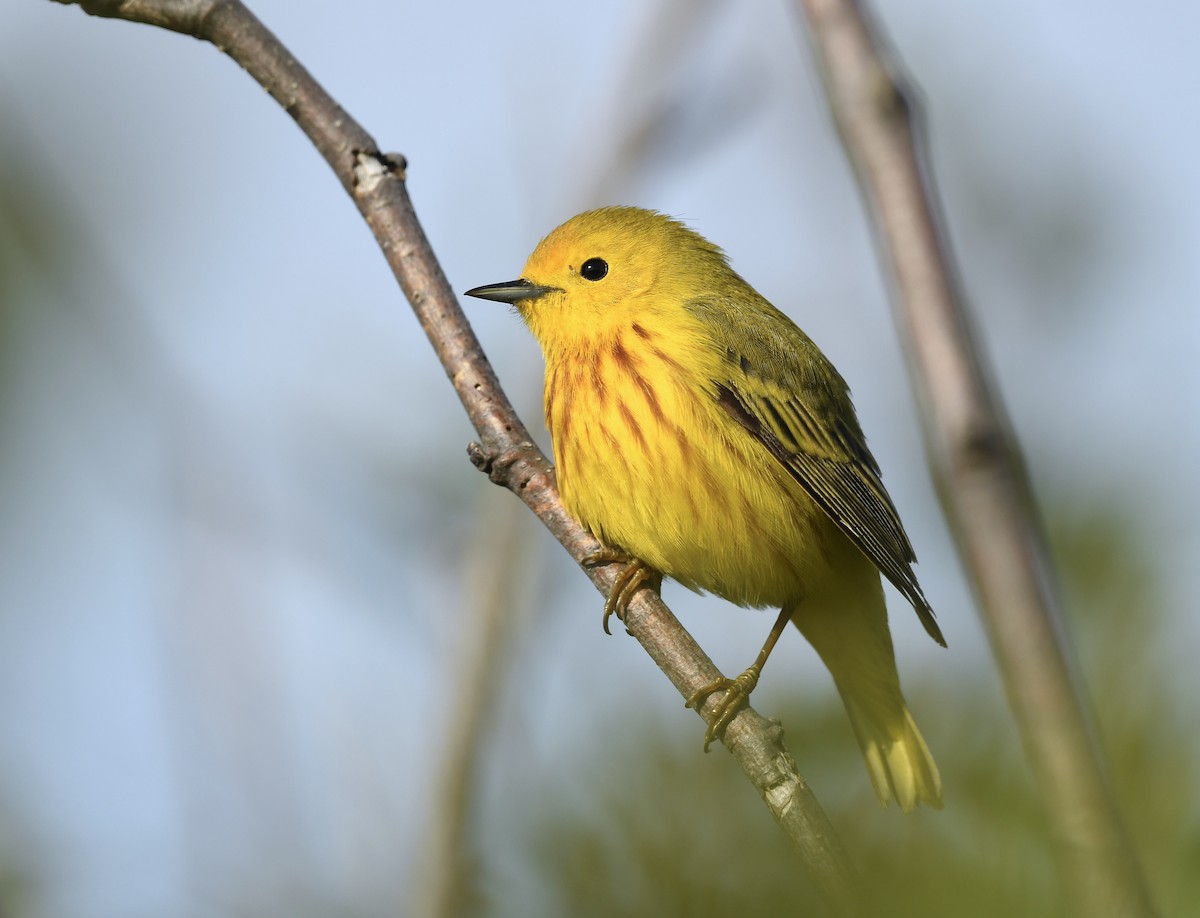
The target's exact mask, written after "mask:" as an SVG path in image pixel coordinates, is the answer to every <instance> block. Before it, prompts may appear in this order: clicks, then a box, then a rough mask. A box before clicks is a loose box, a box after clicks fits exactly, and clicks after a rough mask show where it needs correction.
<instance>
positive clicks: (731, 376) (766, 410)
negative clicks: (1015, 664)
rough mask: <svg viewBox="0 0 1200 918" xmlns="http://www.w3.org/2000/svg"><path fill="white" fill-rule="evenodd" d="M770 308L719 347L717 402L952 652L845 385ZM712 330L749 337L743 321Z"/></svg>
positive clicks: (705, 304) (702, 307)
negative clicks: (755, 325)
mask: <svg viewBox="0 0 1200 918" xmlns="http://www.w3.org/2000/svg"><path fill="white" fill-rule="evenodd" d="M764 303H765V301H764ZM689 308H691V309H694V310H696V311H698V312H702V313H703V312H707V311H711V310H721V309H722V304H721V303H720V302H712V301H700V302H694V303H691V304H689ZM726 308H727V307H726ZM768 309H769V310H770V312H769V313H765V314H764V315H765V319H764V320H763V322H764V327H763V328H756V329H752V330H751V331H752V332H753V333H752V334H741V335H739V340H736V341H735V340H732V336H731V340H728V341H714V342H713V344H714V346H717V347H719V348H720V351H719V353H721V354H722V355H723V357H724V359H723V360H722V363H721V366H722V370H723V371H724V372H723V373H722V374H721V378H719V379H714V380H713V384H714V386H715V389H716V394H717V400H718V403H719V404H720V405H721V407H722V408H724V409H725V410H726V411H727V412H728V413H729V414H730V415H731V416H732V417H733V418H734V419H735V420H736V421H737V422H738V424H739V425H740V426H741V427H742V428H743V429H745V430H746V432H747V433H748V434H749V435H750V436H751V437H753V438H754V439H755V440H756V441H758V442H759V443H760V444H761V445H762V446H763V447H765V448H766V449H767V450H768V451H770V453H771V455H772V456H774V457H775V458H776V459H777V460H778V461H779V463H780V464H781V465H782V466H783V467H784V468H785V469H786V470H787V471H788V472H789V473H790V474H791V476H792V477H793V478H794V479H795V480H796V481H797V482H798V483H799V484H800V485H801V487H803V488H804V490H805V491H806V492H807V493H808V495H809V496H810V497H811V498H812V499H813V501H815V502H816V504H817V505H818V506H819V507H820V508H821V509H822V510H824V511H825V513H826V514H828V516H829V518H830V519H832V520H833V521H834V523H836V524H837V526H838V528H839V529H840V530H841V531H842V532H843V533H845V535H846V536H848V537H849V538H850V540H851V541H852V542H853V543H854V544H855V545H857V546H858V548H859V549H860V550H861V551H862V552H863V553H864V554H865V555H866V556H867V557H868V558H870V559H871V561H872V562H873V563H874V564H875V566H876V567H877V568H879V570H880V571H881V572H882V573H883V575H884V576H885V577H887V578H888V580H890V581H891V582H892V584H893V585H895V587H896V589H898V590H899V591H900V592H901V593H902V594H903V595H904V597H905V598H906V599H908V601H909V602H911V603H912V606H913V608H914V609H915V610H916V612H917V615H918V617H919V618H920V619H921V624H923V625H924V626H925V630H926V631H927V632H928V633H929V636H930V637H932V638H933V639H934V640H935V641H937V642H938V643H939V644H941V645H942V646H943V647H944V646H945V645H946V639H945V638H944V637H943V636H942V631H941V629H940V628H939V627H938V624H937V621H936V619H935V617H934V614H933V610H932V609H931V608H930V606H929V602H928V600H926V599H925V594H924V593H923V592H922V591H921V586H920V584H919V583H918V582H917V578H916V575H915V574H914V573H913V570H912V564H913V562H914V561H916V555H915V553H914V552H913V548H912V544H911V543H910V542H909V540H908V536H907V535H906V534H905V532H904V527H903V525H902V524H901V523H900V516H899V514H898V513H897V512H896V508H895V506H894V505H893V504H892V500H891V498H890V497H889V496H888V493H887V490H886V489H885V488H884V486H883V482H882V480H880V473H879V466H878V464H877V463H876V462H875V458H874V457H873V456H872V455H871V453H870V450H868V449H867V444H866V439H865V437H864V436H863V434H862V430H861V428H860V427H859V425H858V420H857V418H856V417H855V414H854V406H853V404H852V403H851V402H850V393H849V389H848V387H847V386H846V383H845V382H844V381H843V380H842V378H841V376H840V375H838V373H837V371H836V370H835V369H834V368H833V365H832V364H830V363H829V361H828V359H827V358H826V357H825V355H824V354H822V353H821V352H820V350H818V349H817V347H816V345H815V344H813V343H812V341H811V340H810V339H809V338H808V337H807V336H806V335H804V333H803V332H802V331H800V330H799V329H798V328H796V326H795V325H794V324H792V322H791V320H790V319H788V318H787V317H786V316H784V315H783V314H782V313H779V312H778V311H777V310H775V309H774V307H770V306H769V305H768ZM722 311H724V310H722ZM760 314H762V313H760ZM707 324H708V327H710V328H714V327H715V328H733V329H741V330H742V331H744V330H745V328H744V325H745V322H744V320H743V321H742V323H741V324H740V325H739V324H737V323H729V322H718V323H707Z"/></svg>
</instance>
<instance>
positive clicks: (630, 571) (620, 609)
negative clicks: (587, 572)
mask: <svg viewBox="0 0 1200 918" xmlns="http://www.w3.org/2000/svg"><path fill="white" fill-rule="evenodd" d="M582 563H583V564H584V566H586V567H599V566H602V565H605V564H624V565H625V569H624V570H623V571H621V573H619V574H617V579H616V581H615V582H614V583H613V585H612V589H611V590H609V591H608V598H607V599H606V600H605V601H604V633H605V634H612V632H611V631H609V630H608V620H609V619H610V618H612V616H613V613H614V612H615V613H616V616H617V619H618V620H619V621H622V622H623V621H625V612H626V610H627V609H628V608H629V603H630V601H631V600H632V599H633V594H634V593H636V592H637V591H638V590H640V589H641V588H642V587H643V586H650V587H651V588H655V589H656V588H657V587H658V586H659V585H661V583H662V574H660V573H659V572H658V571H656V570H655V569H654V568H652V567H651V566H650V565H649V564H646V562H644V561H640V560H638V559H637V558H633V557H630V556H629V555H627V554H625V552H623V551H618V550H616V549H615V548H601V549H599V550H597V551H594V552H592V553H591V554H589V555H587V556H586V557H585V558H584V559H583V562H582Z"/></svg>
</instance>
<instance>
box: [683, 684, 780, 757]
mask: <svg viewBox="0 0 1200 918" xmlns="http://www.w3.org/2000/svg"><path fill="white" fill-rule="evenodd" d="M761 672H762V668H761V667H760V666H758V665H755V666H751V667H750V668H749V669H748V670H746V671H745V672H744V673H742V674H741V675H740V676H738V677H737V678H736V679H726V678H725V677H724V676H722V677H721V678H720V679H714V680H713V681H712V682H710V683H708V685H706V686H704V687H703V688H700V689H697V690H696V691H694V692H692V694H691V695H689V696H688V700H687V703H686V704H685V705H684V707H687V708H694V709H696V710H697V711H699V710H700V706H701V705H703V704H704V700H705V699H706V698H708V696H709V695H711V694H713V693H714V692H721V691H724V692H725V697H724V698H722V699H721V700H720V701H719V702H718V703H717V706H716V708H715V709H714V710H713V715H712V720H710V721H709V722H708V729H707V730H706V731H705V732H704V751H705V752H708V747H709V746H710V745H712V743H713V742H714V741H715V740H716V739H718V737H720V735H721V734H723V733H724V732H725V728H726V727H728V726H729V722H730V721H731V720H733V718H734V717H736V716H737V713H738V711H740V710H741V709H742V707H743V706H744V705H746V704H747V703H748V702H749V700H750V693H751V692H753V691H754V688H755V686H757V685H758V677H759V675H760V674H761Z"/></svg>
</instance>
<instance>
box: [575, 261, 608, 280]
mask: <svg viewBox="0 0 1200 918" xmlns="http://www.w3.org/2000/svg"><path fill="white" fill-rule="evenodd" d="M579 273H580V274H582V275H583V277H584V278H585V279H586V280H590V281H598V280H600V279H601V278H602V277H604V275H605V274H607V273H608V262H607V261H605V260H604V259H603V258H589V259H588V260H587V261H585V262H584V263H583V264H582V265H580V266H579Z"/></svg>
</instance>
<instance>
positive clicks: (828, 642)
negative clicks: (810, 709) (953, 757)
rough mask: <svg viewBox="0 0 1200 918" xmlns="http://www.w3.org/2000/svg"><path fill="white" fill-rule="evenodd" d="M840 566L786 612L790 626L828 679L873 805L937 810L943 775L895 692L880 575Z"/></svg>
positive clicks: (854, 565) (897, 686) (864, 566)
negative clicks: (854, 741)
mask: <svg viewBox="0 0 1200 918" xmlns="http://www.w3.org/2000/svg"><path fill="white" fill-rule="evenodd" d="M860 557H861V556H860ZM848 560H849V559H846V561H848ZM846 561H844V562H843V564H842V566H841V569H840V571H839V574H840V575H841V576H840V577H839V578H838V579H837V580H836V581H835V582H834V583H833V584H829V585H827V586H826V589H825V590H824V591H814V592H813V593H812V594H810V595H809V596H807V597H806V598H805V599H804V600H803V601H802V602H800V603H799V604H798V605H797V606H796V607H795V608H794V609H792V612H791V616H792V622H793V623H794V624H795V625H796V627H798V628H799V629H800V631H801V632H802V633H803V634H804V636H805V638H807V639H808V642H809V643H810V644H812V645H813V647H814V648H815V649H816V651H817V653H818V654H819V655H820V657H821V660H822V661H823V662H824V663H825V665H826V666H827V667H828V668H829V672H830V674H831V675H832V676H833V681H834V683H835V684H836V685H837V688H838V692H840V693H841V696H842V702H843V703H844V704H845V705H846V713H847V714H849V715H850V723H851V724H852V725H853V727H854V735H855V736H857V737H858V744H859V745H860V746H861V747H862V751H863V757H864V758H865V759H866V760H867V772H868V773H869V774H870V776H871V784H872V785H873V786H874V788H875V794H876V796H878V797H879V802H880V803H882V804H883V805H884V806H887V804H888V803H889V802H890V801H891V800H893V799H894V800H895V801H896V802H897V803H898V804H900V809H902V810H903V811H904V812H906V813H907V812H910V811H911V810H913V809H914V808H915V807H916V805H917V804H918V803H924V804H926V805H928V806H932V807H934V808H936V809H941V808H942V778H941V775H939V774H938V769H937V765H936V764H934V761H933V756H931V755H930V754H929V747H928V746H926V745H925V740H924V739H923V738H922V737H921V733H920V731H919V730H918V729H917V725H916V724H915V723H913V718H912V714H910V713H909V711H908V706H907V705H906V704H905V702H904V695H903V694H902V693H901V692H900V677H899V675H898V674H897V672H896V657H895V653H894V652H893V650H892V636H891V634H890V633H889V631H888V623H887V607H886V606H885V604H884V598H883V589H882V587H881V585H880V582H879V573H878V572H877V571H876V570H875V569H874V568H873V567H871V566H870V562H868V561H867V560H866V558H865V557H863V558H862V561H863V564H862V565H859V564H857V563H853V562H850V563H846Z"/></svg>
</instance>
